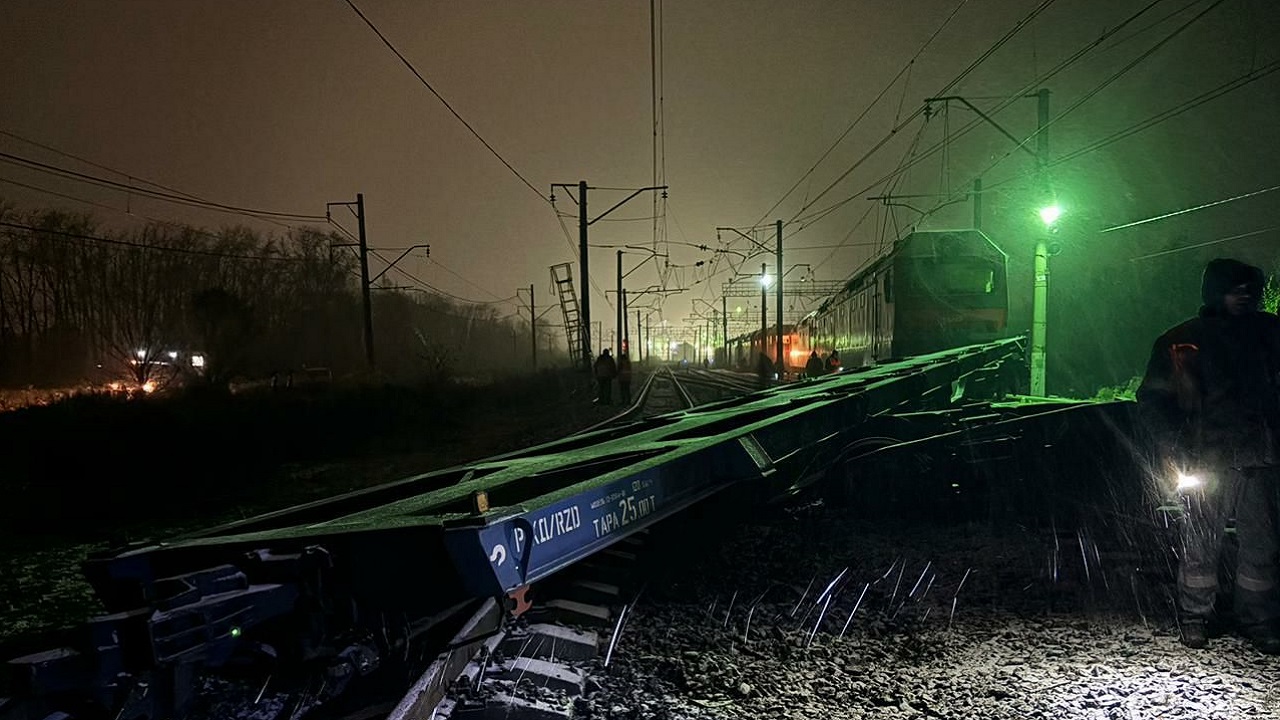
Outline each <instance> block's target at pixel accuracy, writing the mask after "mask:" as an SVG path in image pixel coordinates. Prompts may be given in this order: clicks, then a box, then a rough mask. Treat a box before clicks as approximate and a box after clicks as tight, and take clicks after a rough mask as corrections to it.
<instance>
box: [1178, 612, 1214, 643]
mask: <svg viewBox="0 0 1280 720" xmlns="http://www.w3.org/2000/svg"><path fill="white" fill-rule="evenodd" d="M1180 630H1181V637H1180V638H1179V639H1180V640H1181V641H1182V644H1183V645H1186V646H1187V647H1189V648H1194V649H1196V650H1199V649H1201V648H1205V647H1208V646H1209V626H1208V623H1206V622H1205V621H1204V620H1202V619H1200V618H1188V619H1186V620H1183V621H1182V625H1181V628H1180Z"/></svg>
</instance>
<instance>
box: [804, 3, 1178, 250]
mask: <svg viewBox="0 0 1280 720" xmlns="http://www.w3.org/2000/svg"><path fill="white" fill-rule="evenodd" d="M1165 1H1166V0H1151V2H1149V3H1148V4H1147V5H1145V6H1144V7H1142V8H1139V9H1138V10H1137V11H1136V12H1134V13H1133V14H1132V15H1130V16H1129V17H1128V18H1126V19H1125V20H1123V21H1121V22H1120V24H1118V25H1116V26H1115V27H1111V28H1108V29H1107V30H1105V31H1104V32H1103V33H1102V34H1101V35H1100V36H1099V37H1098V38H1097V39H1095V40H1093V41H1092V42H1090V43H1088V44H1086V45H1085V46H1083V47H1081V48H1080V49H1079V50H1077V51H1076V52H1075V53H1073V54H1072V55H1070V56H1069V57H1067V58H1066V59H1064V60H1063V61H1061V62H1060V63H1058V64H1057V65H1056V66H1054V67H1053V68H1051V69H1050V70H1048V71H1046V72H1045V73H1043V74H1042V75H1040V76H1038V77H1036V78H1034V79H1033V80H1031V82H1029V83H1026V84H1025V85H1023V86H1022V88H1021V89H1020V90H1018V91H1017V92H1015V93H1012V94H1010V95H1008V96H1007V97H1006V99H1005V100H1004V101H1003V102H1002V103H1000V104H999V105H998V106H996V108H995V109H993V110H991V111H989V112H988V115H989V116H992V117H994V116H995V115H996V114H998V113H999V112H1001V111H1003V110H1004V109H1006V108H1008V107H1009V106H1010V105H1012V104H1013V103H1014V102H1016V101H1018V100H1019V99H1021V98H1022V97H1023V96H1024V95H1025V94H1026V93H1027V92H1029V91H1030V90H1032V89H1034V88H1036V87H1037V86H1040V85H1042V84H1043V83H1044V82H1045V81H1047V80H1049V79H1051V78H1053V77H1054V76H1056V75H1057V74H1058V73H1060V72H1062V71H1064V70H1066V69H1067V68H1068V67H1070V66H1071V65H1073V64H1075V63H1076V62H1078V61H1079V60H1080V59H1082V58H1083V57H1085V56H1086V55H1087V54H1088V53H1089V52H1090V51H1091V50H1093V49H1094V48H1096V47H1098V46H1099V45H1100V44H1102V43H1103V42H1105V41H1106V40H1107V39H1108V38H1110V37H1112V36H1114V35H1115V34H1116V33H1118V32H1119V31H1120V30H1122V29H1123V28H1125V27H1126V26H1127V25H1129V24H1130V23H1132V22H1133V21H1135V20H1137V19H1138V18H1140V17H1141V16H1142V15H1144V14H1145V13H1146V12H1148V11H1149V10H1151V8H1153V7H1155V6H1156V5H1158V4H1160V3H1161V2H1165ZM983 122H984V121H983V120H982V119H981V118H975V119H973V120H971V121H970V122H969V123H967V124H966V125H964V126H963V127H961V128H960V129H959V130H957V131H955V132H954V133H952V134H951V138H950V140H943V141H941V142H938V143H935V144H933V145H931V146H930V147H929V148H928V149H926V150H924V151H922V152H920V153H918V154H917V155H916V157H915V158H914V159H913V160H911V161H910V162H908V163H906V164H905V165H903V166H901V167H899V168H897V169H896V170H894V171H892V172H890V173H888V174H886V175H885V176H883V177H880V178H877V179H876V180H874V181H873V182H870V183H868V184H867V185H866V186H864V187H862V188H860V189H859V190H857V191H856V192H854V193H851V194H850V195H849V196H848V197H846V198H844V199H843V200H840V201H838V202H836V203H835V204H834V205H833V206H832V207H829V208H824V209H822V210H817V211H815V212H814V213H812V214H811V215H810V216H802V217H797V218H796V220H795V221H797V222H801V223H806V222H807V221H808V218H809V217H813V216H816V215H824V216H825V215H826V214H828V212H827V211H828V210H831V209H833V208H834V207H835V206H840V205H845V204H848V203H849V202H852V201H853V200H856V199H858V198H859V197H860V196H863V195H865V194H866V193H867V192H869V191H870V190H872V189H874V188H876V187H878V186H880V185H881V184H882V183H884V182H886V181H888V180H890V179H892V178H894V177H897V176H898V175H900V174H902V173H904V172H907V171H908V170H910V169H911V168H913V167H915V166H916V165H918V164H920V163H922V162H924V161H925V160H927V159H928V158H929V157H931V156H933V155H934V154H935V153H937V152H938V151H939V150H940V149H941V148H942V147H943V145H944V144H946V143H948V142H955V141H956V140H958V139H960V138H961V137H963V136H964V135H966V134H968V133H969V132H972V131H973V130H974V129H976V128H977V127H979V126H980V125H982V124H983ZM817 199H819V198H815V201H816V200H817ZM812 204H813V203H812V202H811V203H810V205H812ZM808 225H812V223H811V222H808Z"/></svg>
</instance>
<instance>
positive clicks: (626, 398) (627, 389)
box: [618, 378, 631, 405]
mask: <svg viewBox="0 0 1280 720" xmlns="http://www.w3.org/2000/svg"><path fill="white" fill-rule="evenodd" d="M618 391H619V392H620V393H621V394H622V404H623V405H630V404H631V378H627V379H626V380H618Z"/></svg>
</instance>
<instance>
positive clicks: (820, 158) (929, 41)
mask: <svg viewBox="0 0 1280 720" xmlns="http://www.w3.org/2000/svg"><path fill="white" fill-rule="evenodd" d="M968 2H969V0H960V2H959V3H957V4H956V6H955V7H954V8H953V9H952V10H951V13H950V14H948V15H947V17H946V19H945V20H943V21H942V24H941V25H939V26H938V27H937V29H935V30H934V31H933V34H931V35H930V36H929V38H928V39H927V40H925V41H924V44H922V45H921V46H920V47H919V48H918V49H917V50H916V52H915V54H914V55H912V56H911V59H910V60H908V61H907V62H906V64H905V65H903V66H902V69H901V70H899V71H898V74H897V75H894V76H893V78H892V79H891V80H889V82H888V83H886V84H885V86H884V87H883V88H881V89H880V92H879V93H877V94H876V96H875V97H874V98H872V100H871V102H870V103H868V104H867V106H866V107H865V108H863V109H862V112H861V113H859V114H858V115H857V117H855V118H854V119H853V122H851V123H849V125H848V126H846V127H845V129H844V130H843V131H842V132H841V133H840V135H839V136H837V137H836V139H835V141H834V142H832V143H831V145H830V146H828V147H827V149H826V150H825V151H824V152H823V153H822V154H821V155H820V156H818V159H817V160H816V161H814V163H813V165H812V166H810V167H809V169H808V170H806V171H805V172H804V174H803V175H801V176H800V177H799V179H797V180H796V181H795V183H793V184H792V185H791V187H790V188H788V189H787V191H786V192H785V193H783V194H782V197H780V198H778V200H777V202H775V203H774V204H773V205H771V206H770V207H769V209H768V210H765V211H764V213H763V214H761V215H760V219H758V220H756V221H755V222H754V223H752V224H753V225H759V224H760V223H762V222H764V220H765V218H767V217H769V214H770V213H772V212H773V211H774V210H776V209H778V206H779V205H781V204H782V203H783V202H785V201H786V199H787V198H788V197H790V196H791V193H793V192H795V191H796V188H798V187H800V184H801V183H803V182H804V181H805V180H806V179H807V178H809V177H810V176H812V175H813V173H814V172H815V171H816V170H817V169H818V166H819V165H821V164H822V163H823V161H825V160H826V159H827V157H829V156H830V155H831V153H832V152H834V151H835V149H836V148H837V147H839V145H840V143H842V142H844V139H845V138H846V137H848V136H849V133H851V132H853V129H854V128H856V127H857V126H858V123H860V122H862V119H863V118H865V117H866V116H867V114H868V113H870V112H871V110H872V109H873V108H875V106H876V105H877V104H879V103H880V100H881V99H882V98H884V96H885V95H886V94H887V93H888V92H889V90H890V89H891V88H892V87H893V86H894V84H895V83H897V82H898V79H899V78H901V77H902V76H903V75H904V74H906V73H907V72H908V71H909V70H910V69H911V66H912V65H913V64H915V61H916V60H918V59H919V58H920V56H921V55H922V54H924V51H925V50H926V49H928V47H929V46H930V45H931V44H933V41H934V39H936V38H937V37H938V35H940V34H941V33H942V31H943V30H945V29H946V27H947V26H948V25H949V24H951V20H952V18H954V17H955V16H956V13H958V12H960V8H962V7H964V6H965V4H966V3H968ZM895 124H896V121H895Z"/></svg>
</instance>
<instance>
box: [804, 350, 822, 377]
mask: <svg viewBox="0 0 1280 720" xmlns="http://www.w3.org/2000/svg"><path fill="white" fill-rule="evenodd" d="M822 368H823V364H822V358H820V357H818V351H817V350H814V351H813V352H811V353H809V362H807V363H805V364H804V376H805V377H807V378H810V379H813V378H816V377H821V376H822Z"/></svg>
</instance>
